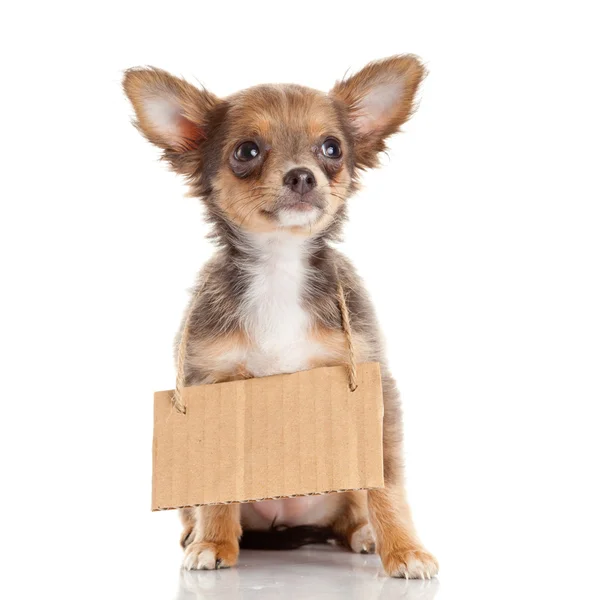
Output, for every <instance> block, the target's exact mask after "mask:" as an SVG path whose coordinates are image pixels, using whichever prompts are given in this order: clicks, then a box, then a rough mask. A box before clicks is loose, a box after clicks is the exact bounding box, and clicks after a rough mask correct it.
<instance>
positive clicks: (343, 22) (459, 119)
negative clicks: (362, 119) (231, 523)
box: [0, 0, 600, 600]
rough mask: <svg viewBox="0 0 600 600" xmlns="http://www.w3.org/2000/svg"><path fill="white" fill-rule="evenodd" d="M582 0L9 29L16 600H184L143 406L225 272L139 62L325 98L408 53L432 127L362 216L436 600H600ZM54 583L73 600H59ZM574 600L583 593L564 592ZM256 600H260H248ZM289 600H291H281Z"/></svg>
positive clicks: (140, 14)
mask: <svg viewBox="0 0 600 600" xmlns="http://www.w3.org/2000/svg"><path fill="white" fill-rule="evenodd" d="M592 8H593V3H592V2H547V1H546V2H534V1H529V2H523V1H521V2H515V1H506V2H501V3H488V2H476V1H471V2H467V1H454V2H437V3H435V2H394V3H392V2H389V3H388V2H376V1H370V2H363V3H357V4H352V3H342V2H301V3H286V2H253V3H252V2H246V3H240V4H239V5H238V4H235V5H234V4H232V3H227V4H225V3H218V2H210V3H204V2H176V1H169V2H167V1H166V0H165V1H164V2H160V3H157V2H149V1H146V2H137V1H136V2H112V1H105V2H101V3H94V4H92V3H87V2H66V1H62V2H22V3H11V4H10V5H8V4H7V5H5V6H4V7H3V9H2V15H1V16H0V22H1V25H0V28H1V32H0V46H1V53H0V60H1V62H2V83H1V88H2V92H1V96H0V97H1V104H2V110H1V116H0V123H1V132H2V135H1V140H2V143H1V144H0V148H1V149H0V152H1V153H2V160H1V163H0V164H1V170H2V176H1V180H0V186H1V187H0V197H1V211H2V213H1V219H0V227H1V237H0V245H1V257H2V273H3V277H2V283H3V286H2V287H3V291H2V296H1V298H2V310H1V313H0V320H1V322H0V325H1V332H0V335H1V344H2V346H1V352H2V362H1V363H0V364H1V365H2V367H1V373H2V381H1V389H2V416H1V418H0V444H1V453H0V456H1V459H0V460H1V461H2V474H3V476H2V488H3V492H2V512H1V516H0V519H1V520H2V524H1V527H0V544H1V547H2V555H3V560H2V564H3V567H2V571H3V573H2V576H1V580H2V581H1V583H0V586H6V587H7V589H6V590H5V592H6V593H2V596H3V597H6V598H8V597H11V598H29V597H53V596H54V595H60V596H61V597H63V598H80V597H86V598H106V597H110V598H161V599H167V600H168V599H170V598H174V597H175V595H176V593H177V577H178V565H179V561H180V558H181V556H180V551H179V549H178V546H177V540H178V535H179V525H178V523H177V520H176V517H175V515H174V514H173V513H159V514H152V513H150V510H149V504H150V467H151V465H150V459H151V456H150V448H151V422H152V415H151V398H152V392H153V390H156V389H168V388H170V387H172V383H173V377H174V371H173V365H172V338H173V334H174V332H175V330H176V328H177V326H178V323H179V319H180V316H181V311H182V309H183V307H184V305H185V302H186V298H187V289H188V288H189V286H191V284H192V282H193V280H194V277H195V273H196V271H197V270H198V268H199V267H200V265H201V264H202V263H203V262H204V261H205V260H206V259H207V257H208V256H209V255H210V252H211V247H210V245H209V244H208V243H207V242H206V241H205V240H204V239H203V236H204V235H205V233H206V227H205V225H204V224H203V221H202V210H201V207H200V205H199V203H198V201H196V200H193V199H189V198H187V199H186V198H184V188H183V183H182V181H181V180H179V179H178V178H177V177H176V176H175V175H173V174H172V173H169V172H168V171H167V170H166V168H165V166H164V165H163V164H161V163H158V162H157V158H158V151H157V150H156V149H154V148H153V147H151V146H150V145H149V144H148V143H146V142H144V141H143V140H142V138H141V137H140V136H139V134H138V133H137V132H136V131H135V130H134V129H133V127H131V125H130V123H129V119H130V116H131V110H130V107H129V105H128V103H127V102H126V99H125V98H124V96H123V94H122V92H121V89H120V78H121V72H122V70H123V69H125V68H127V67H130V66H135V65H143V64H151V65H155V66H160V67H162V68H165V69H168V70H171V71H172V72H174V73H175V74H180V75H184V76H186V77H187V78H189V79H191V80H194V78H195V77H196V78H197V79H198V80H200V81H201V82H202V83H204V84H205V85H206V86H207V87H209V89H211V90H212V91H214V92H215V93H217V94H221V95H226V94H229V93H231V92H234V91H236V90H237V89H239V88H242V87H246V86H249V85H252V84H256V83H262V82H296V83H301V84H305V85H308V86H311V87H315V88H319V89H323V90H327V89H328V88H329V87H330V86H331V85H332V84H333V83H334V81H335V80H336V79H337V78H340V77H342V76H343V75H344V73H345V72H346V70H347V69H349V68H350V69H351V70H354V71H355V70H357V69H358V68H360V67H361V66H362V65H363V64H365V63H366V62H367V61H369V60H371V59H375V58H380V57H384V56H387V55H391V54H395V53H404V52H412V53H416V54H418V55H420V56H421V57H422V58H423V59H424V61H425V62H426V63H427V65H428V68H429V71H430V74H429V77H428V78H427V80H426V81H425V83H424V85H423V87H422V93H421V98H422V99H421V104H420V108H419V110H418V112H417V114H416V116H415V117H414V118H413V120H412V121H410V122H409V123H408V124H407V125H406V126H405V128H404V133H403V134H401V135H399V136H397V137H396V138H395V139H394V140H393V141H392V143H391V151H390V153H389V157H384V160H383V168H381V169H379V170H377V171H375V172H373V173H369V174H368V175H367V176H366V177H365V178H364V183H365V189H364V190H363V191H362V192H361V193H359V194H358V195H357V196H356V197H355V198H353V199H352V201H351V219H350V223H349V226H348V227H347V232H346V243H345V244H344V250H345V251H346V252H347V254H348V255H349V256H350V257H351V259H352V260H353V261H354V262H355V264H356V265H357V267H358V269H359V271H360V273H361V274H362V275H363V276H364V278H365V280H366V283H367V286H368V288H369V290H370V291H371V293H372V295H373V297H374V300H375V303H376V306H377V309H378V313H379V316H380V320H381V322H382V324H383V326H384V330H385V332H386V333H387V340H388V346H389V356H390V363H391V366H392V368H393V371H394V373H395V375H396V377H397V379H398V382H399V385H400V388H401V390H402V395H403V401H404V407H405V427H406V460H407V468H408V488H409V495H410V499H411V502H412V505H413V507H414V513H415V518H416V521H417V525H418V528H419V530H420V533H421V536H422V538H423V539H424V541H425V542H426V544H427V546H428V547H429V548H430V549H431V550H432V552H434V553H435V554H436V555H437V556H438V558H439V560H440V563H441V574H440V577H439V581H440V585H439V592H438V595H437V598H439V599H441V600H444V599H447V598H451V599H454V598H456V599H459V598H460V599H469V598H481V597H485V598H534V597H535V598H542V597H544V598H559V597H560V598H563V597H572V598H584V597H585V598H592V597H598V596H599V594H600V593H599V592H598V587H597V586H598V583H597V575H598V563H599V558H600V555H599V554H600V553H599V551H598V536H599V534H600V531H599V529H600V527H599V518H598V507H599V506H600V498H599V496H598V492H597V489H596V487H597V480H598V459H599V458H600V450H599V442H598V422H599V418H600V412H599V410H598V402H599V401H600V393H599V392H600V390H599V388H600V385H599V373H598V371H599V366H600V341H599V340H600V317H599V313H600V310H599V309H600V284H599V262H600V260H599V259H600V236H599V227H600V208H599V204H598V203H599V200H600V193H599V192H600V187H599V183H598V159H599V152H598V144H599V139H600V122H599V114H600V111H599V110H598V107H599V106H600V94H599V83H598V59H599V58H600V56H599V47H598V33H597V23H598V19H597V15H593V14H592ZM58 590H60V591H58ZM565 594H566V595H565ZM253 597H254V596H253ZM290 597H293V596H290Z"/></svg>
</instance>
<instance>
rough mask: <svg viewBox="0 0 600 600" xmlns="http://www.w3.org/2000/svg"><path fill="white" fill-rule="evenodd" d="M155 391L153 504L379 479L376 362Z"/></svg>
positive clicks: (254, 496)
mask: <svg viewBox="0 0 600 600" xmlns="http://www.w3.org/2000/svg"><path fill="white" fill-rule="evenodd" d="M172 394H173V393H172V392H171V391H167V392H157V393H156V394H155V395H154V444H153V476H152V510H165V509H170V508H181V507H184V506H195V505H202V504H223V503H229V502H251V501H256V500H264V499H267V498H280V497H289V496H304V495H310V494H323V493H327V492H334V491H344V490H350V489H364V488H374V487H383V452H382V422H383V398H382V391H381V374H380V370H379V364H378V363H364V364H361V365H358V389H357V390H356V391H354V392H351V391H350V389H349V387H348V373H347V371H346V369H345V368H344V367H324V368H319V369H312V370H310V371H300V372H298V373H292V374H290V375H275V376H272V377H261V378H256V379H246V380H243V381H233V382H229V383H217V384H212V385H200V386H194V387H188V388H185V389H184V390H183V399H184V402H185V405H186V407H187V411H186V414H185V415H184V414H181V413H179V412H177V411H176V410H174V408H173V405H172V401H171V400H172Z"/></svg>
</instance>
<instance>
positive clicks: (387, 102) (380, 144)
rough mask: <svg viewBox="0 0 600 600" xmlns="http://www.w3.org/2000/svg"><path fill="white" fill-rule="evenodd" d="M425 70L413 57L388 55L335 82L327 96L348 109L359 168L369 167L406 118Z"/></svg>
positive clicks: (375, 162) (374, 163) (375, 161)
mask: <svg viewBox="0 0 600 600" xmlns="http://www.w3.org/2000/svg"><path fill="white" fill-rule="evenodd" d="M424 75H425V68H424V67H423V65H422V64H421V62H420V61H419V59H417V58H416V57H415V56H412V55H405V56H392V57H390V58H385V59H383V60H379V61H375V62H372V63H369V64H368V65H367V66H366V67H365V68H364V69H362V70H361V71H359V72H358V73H356V75H353V76H352V77H350V78H349V79H345V80H343V81H338V82H337V83H336V84H335V86H334V88H333V89H332V90H331V92H330V95H331V96H333V97H334V98H336V99H337V100H338V101H340V102H342V103H343V104H344V105H345V106H346V107H347V109H348V113H349V116H350V120H351V122H352V125H353V128H354V135H355V156H356V164H357V166H358V167H359V168H363V169H364V168H368V167H373V166H375V165H376V164H377V155H378V154H379V152H381V151H382V150H385V147H386V146H385V140H386V139H387V138H388V137H389V136H390V135H392V134H393V133H396V132H397V131H398V130H399V129H400V126H401V125H402V124H403V123H404V122H405V121H406V120H407V119H408V118H409V117H410V115H411V113H412V110H413V101H414V97H415V93H416V91H417V88H418V87H419V83H420V82H421V80H422V79H423V76H424Z"/></svg>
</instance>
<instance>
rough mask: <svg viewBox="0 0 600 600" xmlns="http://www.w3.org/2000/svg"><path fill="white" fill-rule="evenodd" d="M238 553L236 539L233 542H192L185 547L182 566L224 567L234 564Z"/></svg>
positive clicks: (191, 567) (200, 567) (194, 567)
mask: <svg viewBox="0 0 600 600" xmlns="http://www.w3.org/2000/svg"><path fill="white" fill-rule="evenodd" d="M239 553H240V549H239V545H238V543H237V540H236V541H235V542H192V543H191V544H190V545H189V546H188V547H187V548H186V549H185V556H184V558H183V568H184V569H188V570H193V569H203V570H213V569H226V568H227V567H233V566H234V565H235V563H236V562H237V559H238V554H239Z"/></svg>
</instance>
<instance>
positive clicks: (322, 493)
mask: <svg viewBox="0 0 600 600" xmlns="http://www.w3.org/2000/svg"><path fill="white" fill-rule="evenodd" d="M367 364H368V365H377V367H378V373H379V380H380V384H381V370H380V365H379V363H361V365H367ZM269 377H279V375H272V376H269ZM267 378H268V377H265V378H264V379H267ZM213 385H218V384H213ZM166 392H172V390H164V391H158V392H155V396H156V395H158V394H164V393H166ZM380 410H381V424H382V427H383V416H384V411H385V407H384V403H383V397H382V403H381V407H380ZM381 433H382V437H383V431H382V432H381ZM155 453H156V437H155V436H153V440H152V460H153V463H154V462H155V460H156V458H155ZM153 472H154V465H153ZM382 479H383V473H382ZM154 485H155V481H154V477H153V478H152V497H153V498H154V497H155V491H154ZM384 487H385V486H384V485H383V486H368V487H353V488H342V489H333V490H327V491H320V492H307V493H302V494H289V495H282V496H265V497H260V498H244V499H242V500H230V501H222V502H203V503H199V504H177V505H173V506H152V507H151V510H152V512H161V511H166V510H175V509H178V508H196V507H199V506H218V505H222V504H248V503H252V502H262V501H264V500H278V499H282V498H298V497H302V496H325V495H327V494H338V493H343V492H353V491H360V490H373V489H384Z"/></svg>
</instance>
